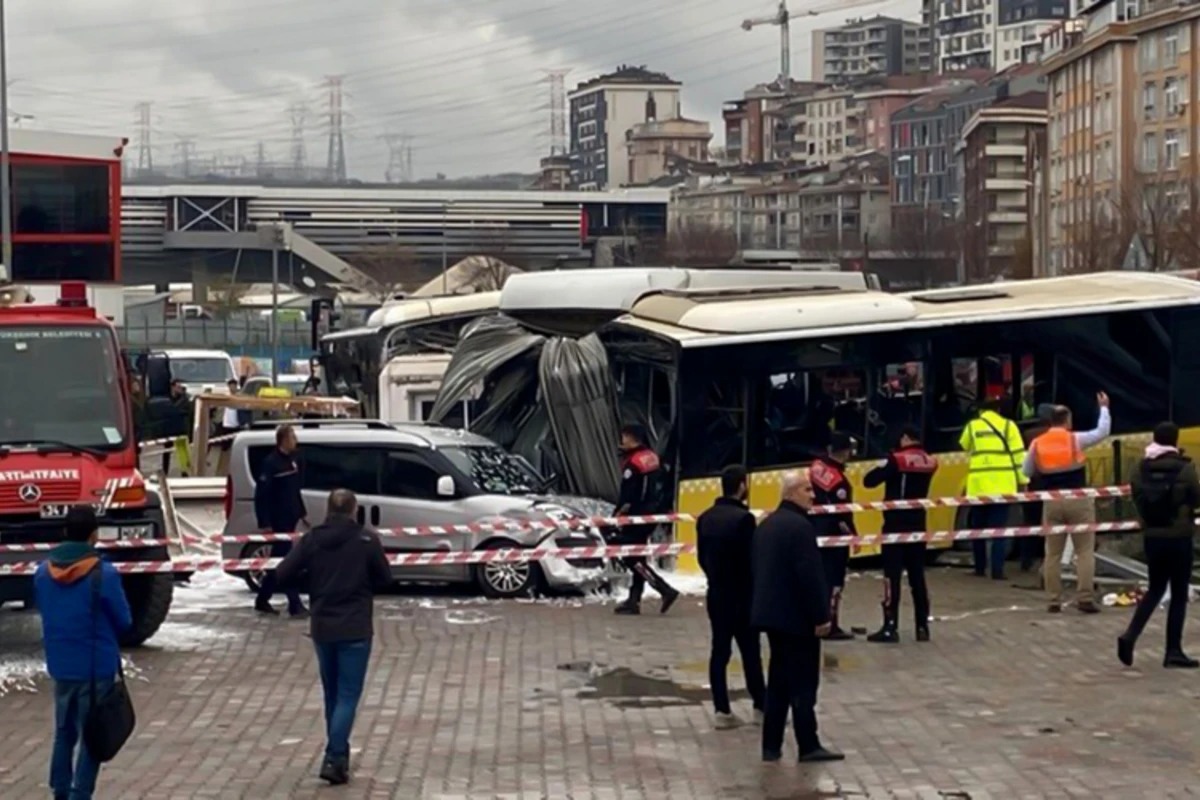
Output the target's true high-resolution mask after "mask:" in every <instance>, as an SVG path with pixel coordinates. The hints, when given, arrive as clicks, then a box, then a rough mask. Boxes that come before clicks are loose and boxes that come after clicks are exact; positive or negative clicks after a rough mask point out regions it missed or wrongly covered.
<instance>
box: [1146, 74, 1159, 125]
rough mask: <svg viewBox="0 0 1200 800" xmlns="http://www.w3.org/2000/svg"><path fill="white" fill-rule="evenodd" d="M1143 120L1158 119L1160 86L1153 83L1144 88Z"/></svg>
mask: <svg viewBox="0 0 1200 800" xmlns="http://www.w3.org/2000/svg"><path fill="white" fill-rule="evenodd" d="M1142 118H1143V119H1147V120H1152V119H1158V84H1157V83H1154V82H1153V81H1151V82H1149V83H1147V84H1145V85H1144V86H1142Z"/></svg>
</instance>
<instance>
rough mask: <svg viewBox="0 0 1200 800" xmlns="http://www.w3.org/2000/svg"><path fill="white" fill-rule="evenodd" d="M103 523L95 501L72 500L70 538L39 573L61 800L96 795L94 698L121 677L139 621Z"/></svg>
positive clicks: (55, 777)
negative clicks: (103, 549)
mask: <svg viewBox="0 0 1200 800" xmlns="http://www.w3.org/2000/svg"><path fill="white" fill-rule="evenodd" d="M97 530H98V528H97V523H96V512H95V511H94V510H93V509H92V508H91V506H72V507H71V510H70V511H68V512H67V518H66V540H65V541H64V542H63V543H62V544H60V545H59V546H58V547H56V548H54V549H53V550H52V551H50V556H49V558H47V559H46V560H45V561H43V562H42V563H41V564H39V565H38V568H37V572H36V573H35V574H34V578H33V590H34V599H35V601H36V602H37V607H38V611H39V613H40V614H41V617H42V641H43V643H44V645H45V648H46V671H47V672H49V673H50V677H51V679H52V680H53V681H54V751H53V754H52V755H51V757H50V789H51V790H52V791H53V792H54V797H55V800H90V799H91V797H92V794H93V793H94V792H95V790H96V778H97V776H98V775H99V773H100V764H99V763H97V762H96V760H95V759H93V758H92V756H91V755H90V754H89V753H88V748H87V745H86V744H85V743H84V742H83V729H84V724H85V722H86V720H87V718H88V712H89V711H90V710H91V708H92V700H93V698H94V697H103V696H104V695H105V694H106V693H107V692H108V690H109V689H110V688H111V687H112V685H113V683H114V681H115V680H116V677H117V673H118V672H119V670H120V666H121V651H120V649H119V646H118V642H119V640H120V637H121V636H122V635H123V634H125V633H126V632H127V631H128V630H129V629H130V628H131V627H132V626H133V617H132V616H131V614H130V611H129V602H128V600H126V598H125V590H124V589H123V588H122V587H121V576H120V575H119V574H118V573H117V570H116V568H115V567H113V565H112V564H109V563H108V562H106V561H102V560H101V559H100V554H99V553H97V552H96V550H95V548H94V547H93V545H94V544H95V542H96V532H97ZM95 582H99V586H94V585H93V584H94V583H95ZM97 597H98V599H99V604H96V605H94V604H93V598H97Z"/></svg>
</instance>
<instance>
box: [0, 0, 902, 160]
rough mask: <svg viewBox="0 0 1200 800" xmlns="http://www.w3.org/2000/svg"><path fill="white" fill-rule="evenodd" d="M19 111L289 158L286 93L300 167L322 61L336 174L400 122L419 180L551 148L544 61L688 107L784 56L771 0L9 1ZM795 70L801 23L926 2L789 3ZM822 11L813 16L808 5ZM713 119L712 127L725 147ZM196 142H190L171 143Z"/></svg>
mask: <svg viewBox="0 0 1200 800" xmlns="http://www.w3.org/2000/svg"><path fill="white" fill-rule="evenodd" d="M6 5H7V13H8V20H7V25H8V79H9V86H10V107H11V110H12V112H13V113H14V114H17V115H22V116H23V117H24V116H31V117H32V119H25V118H22V119H20V120H19V122H18V123H17V124H19V125H21V126H22V127H26V128H45V129H53V130H67V131H74V132H80V133H83V132H89V131H91V132H98V133H114V134H119V135H124V136H129V137H130V138H131V140H133V141H132V142H131V155H132V157H133V158H136V152H137V151H136V143H137V124H136V122H137V112H136V111H135V105H136V104H138V103H139V102H149V103H151V104H152V106H151V122H152V127H151V141H152V146H153V156H154V160H155V163H156V166H158V165H161V164H163V163H166V162H171V161H178V160H179V158H180V153H181V150H182V148H184V147H189V148H190V149H191V150H192V152H193V153H194V155H193V156H192V157H193V158H194V159H196V160H198V161H201V160H205V159H209V160H211V159H213V158H220V159H222V160H223V161H225V162H232V161H236V160H238V159H241V158H245V159H247V160H248V161H250V162H251V163H253V162H254V160H255V158H256V153H257V151H258V148H259V145H260V144H261V146H262V148H263V150H264V151H265V154H266V157H267V159H268V160H269V161H278V162H281V163H284V162H288V161H289V160H290V158H291V155H290V153H291V141H292V122H291V119H290V116H289V108H290V107H294V106H297V105H301V104H302V105H303V106H304V107H305V108H306V109H307V114H306V116H305V125H304V129H305V138H304V142H305V149H306V158H307V163H308V164H309V165H310V166H323V165H324V164H325V161H326V155H327V146H328V138H327V131H328V122H327V119H328V90H327V89H323V88H322V82H323V81H324V79H325V77H326V76H329V75H343V76H344V86H345V95H346V97H345V110H346V121H345V132H346V150H347V156H348V161H349V172H350V174H351V176H352V177H357V178H361V179H363V180H382V179H383V174H384V170H385V169H386V167H387V162H388V148H387V145H386V144H385V142H384V137H385V136H388V135H407V136H409V137H411V138H410V142H411V146H412V151H413V156H412V160H413V171H414V173H416V175H417V176H418V177H433V176H434V175H435V174H436V173H438V172H442V173H445V174H447V175H452V176H460V175H474V174H480V173H485V172H501V171H508V170H519V171H532V170H533V169H534V168H535V167H536V165H537V159H538V157H539V156H541V155H543V154H544V153H545V152H547V150H548V148H549V144H550V136H549V130H550V124H549V115H550V112H549V86H548V83H547V82H546V71H548V70H554V69H569V70H570V73H569V74H568V75H567V78H566V82H567V89H568V91H569V90H570V89H571V88H572V87H573V86H574V85H575V84H576V83H578V82H580V81H583V80H586V79H588V78H589V77H593V76H594V75H596V74H599V73H601V72H604V71H607V70H611V69H612V68H614V67H615V66H616V65H617V64H621V63H630V64H645V65H647V66H648V67H650V68H652V69H656V70H662V71H665V72H667V73H669V74H670V75H671V76H672V77H674V78H676V79H677V80H681V81H683V83H684V88H683V107H684V113H685V114H686V115H687V116H691V117H697V118H700V119H707V120H710V121H712V122H713V123H714V130H718V128H717V125H716V123H717V122H718V121H719V119H720V109H721V103H722V101H723V100H726V99H730V98H734V97H738V96H740V95H741V92H742V90H743V89H744V88H745V87H747V86H750V85H752V84H754V83H757V82H760V81H764V80H769V79H771V78H772V77H773V76H775V75H776V74H777V73H778V71H779V47H778V42H779V36H778V29H777V28H773V27H763V28H757V29H755V30H754V31H752V32H749V33H747V32H745V31H743V30H741V28H740V22H741V20H742V19H744V18H746V17H747V16H760V15H770V14H771V13H772V12H773V10H774V8H775V7H776V5H777V3H776V2H774V0H588V2H581V0H340V1H338V2H332V1H331V0H186V1H185V2H178V3H165V2H162V0H7V3H6ZM789 5H790V8H791V11H792V15H793V16H794V17H795V18H796V19H795V20H794V22H793V24H792V63H793V67H792V71H793V75H794V76H795V77H797V78H806V77H808V76H809V71H810V66H811V47H810V42H811V37H810V35H809V32H810V31H811V30H813V29H814V28H818V27H830V26H833V25H837V24H840V23H841V22H843V21H844V20H845V19H846V18H847V17H850V16H862V15H873V14H875V13H885V14H889V15H893V16H902V17H906V18H911V19H916V18H918V17H919V14H920V0H891V1H890V2H882V3H865V2H857V0H842V2H837V0H791V2H790V4H789ZM810 10H817V11H819V12H820V13H818V14H817V15H816V16H808V15H807V14H806V12H807V11H810ZM719 139H720V134H719V133H718V136H717V142H716V143H717V144H719V143H720V142H719ZM188 141H191V142H192V143H191V144H190V145H184V144H182V143H184V142H188Z"/></svg>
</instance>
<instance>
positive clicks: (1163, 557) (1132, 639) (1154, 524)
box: [1117, 422, 1200, 669]
mask: <svg viewBox="0 0 1200 800" xmlns="http://www.w3.org/2000/svg"><path fill="white" fill-rule="evenodd" d="M1130 484H1131V485H1130V488H1131V491H1132V493H1133V503H1134V505H1135V506H1136V507H1137V512H1138V517H1139V518H1140V519H1141V522H1142V536H1143V541H1144V542H1145V547H1146V564H1147V566H1148V568H1149V570H1150V588H1149V589H1148V590H1147V591H1146V594H1144V595H1142V599H1141V600H1139V601H1138V605H1137V610H1135V611H1134V612H1133V619H1131V620H1130V621H1129V627H1128V628H1126V629H1125V632H1124V633H1123V634H1121V636H1120V638H1118V639H1117V657H1118V658H1120V659H1121V663H1122V664H1124V665H1125V666H1127V667H1129V666H1132V665H1133V648H1134V646H1135V645H1136V644H1137V640H1138V637H1139V636H1141V635H1142V630H1143V629H1145V627H1146V623H1147V622H1148V621H1149V620H1150V615H1151V614H1153V613H1154V609H1155V607H1157V606H1158V604H1159V603H1160V602H1162V599H1163V593H1164V592H1166V590H1167V588H1168V586H1169V587H1170V589H1171V603H1170V606H1168V608H1167V650H1166V654H1165V656H1164V657H1163V666H1164V667H1176V668H1183V669H1196V668H1197V667H1200V662H1198V661H1196V659H1194V658H1189V657H1188V656H1187V654H1186V653H1184V652H1183V623H1184V620H1185V618H1186V616H1187V603H1188V592H1189V591H1190V590H1191V588H1190V584H1191V581H1192V561H1193V558H1194V551H1193V547H1194V542H1195V539H1196V522H1195V519H1196V510H1197V508H1200V481H1198V479H1197V475H1196V465H1195V464H1193V463H1192V460H1191V459H1190V458H1188V457H1187V456H1185V455H1184V454H1183V452H1182V451H1181V450H1180V449H1179V427H1178V426H1177V425H1175V424H1174V423H1172V422H1163V423H1160V424H1159V425H1158V427H1156V428H1155V429H1154V442H1153V443H1152V444H1151V445H1150V446H1149V447H1147V448H1146V457H1145V459H1144V460H1143V461H1142V463H1141V464H1140V465H1139V467H1138V469H1137V471H1136V472H1134V473H1133V475H1132V478H1131V480H1130Z"/></svg>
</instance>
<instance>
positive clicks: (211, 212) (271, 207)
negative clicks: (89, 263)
mask: <svg viewBox="0 0 1200 800" xmlns="http://www.w3.org/2000/svg"><path fill="white" fill-rule="evenodd" d="M121 200H122V202H121V252H122V271H121V275H122V280H123V282H124V283H126V284H149V283H154V284H165V283H168V282H185V281H192V280H197V279H199V280H203V279H204V277H203V276H217V275H229V274H232V273H236V275H237V280H239V281H261V280H269V279H270V272H271V257H272V254H271V250H272V249H273V248H279V249H281V250H283V251H284V262H283V263H284V266H283V269H284V270H285V272H284V273H283V276H282V278H283V279H284V280H288V281H289V282H291V283H292V284H293V285H295V283H296V280H298V279H299V278H301V277H303V276H304V275H310V276H311V277H313V278H314V280H317V281H318V282H329V281H337V282H340V283H356V282H361V281H362V279H364V277H365V276H362V275H357V276H356V275H355V274H354V273H355V272H356V270H355V268H354V267H353V266H352V264H351V263H350V262H353V260H354V256H355V255H356V254H359V253H362V252H364V251H370V250H371V249H373V248H379V247H390V246H400V247H403V248H405V249H406V250H408V251H409V252H411V253H413V254H414V255H415V256H416V258H417V259H418V261H419V262H421V263H422V264H424V265H426V266H427V267H428V268H429V269H431V270H436V269H437V268H439V267H440V266H441V265H442V264H454V263H456V262H457V261H459V260H460V259H462V258H465V257H466V256H470V255H491V256H495V257H497V258H500V259H502V260H505V261H510V262H512V263H517V264H521V265H523V266H526V267H534V268H536V267H542V266H554V265H563V264H574V265H579V264H590V263H591V261H592V257H593V253H594V252H595V250H596V247H597V244H598V243H603V242H612V241H613V240H614V239H621V238H637V237H640V236H646V235H650V236H657V235H662V234H664V233H665V232H666V227H667V203H668V200H669V192H668V191H667V190H664V189H620V190H614V191H607V192H557V191H511V190H510V191H469V190H450V189H447V190H445V191H441V190H430V189H404V188H397V187H394V186H349V187H347V186H337V187H286V186H257V185H254V186H252V185H243V184H204V183H180V184H167V185H139V184H126V185H124V186H123V187H122V192H121ZM274 231H280V233H278V234H277V233H274ZM284 231H286V234H285V233H284Z"/></svg>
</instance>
